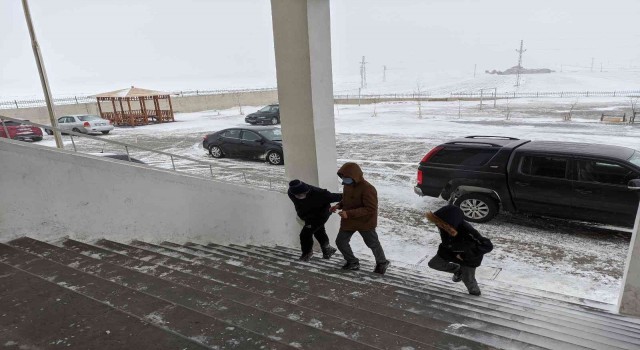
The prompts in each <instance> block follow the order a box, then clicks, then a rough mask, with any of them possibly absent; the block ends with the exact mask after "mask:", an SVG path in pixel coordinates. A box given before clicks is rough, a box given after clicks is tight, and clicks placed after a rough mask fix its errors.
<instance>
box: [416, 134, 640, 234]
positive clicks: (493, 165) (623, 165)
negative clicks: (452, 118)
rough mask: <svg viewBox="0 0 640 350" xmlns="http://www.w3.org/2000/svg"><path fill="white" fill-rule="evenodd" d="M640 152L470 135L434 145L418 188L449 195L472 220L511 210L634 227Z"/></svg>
mask: <svg viewBox="0 0 640 350" xmlns="http://www.w3.org/2000/svg"><path fill="white" fill-rule="evenodd" d="M639 178H640V152H638V151H636V150H633V149H630V148H626V147H618V146H610V145H601V144H587V143H570V142H548V141H529V140H519V139H515V138H509V137H492V136H469V137H466V138H462V139H457V140H452V141H449V142H446V143H444V144H441V145H439V146H437V147H435V148H434V149H432V150H431V151H430V152H429V153H428V154H427V155H426V156H425V157H424V158H423V159H422V161H421V162H420V166H419V168H418V184H417V186H416V187H415V192H416V193H417V194H419V195H421V196H432V197H438V196H442V198H444V199H447V200H449V201H450V202H452V203H454V204H455V205H457V206H459V207H460V208H461V209H462V210H463V212H464V214H465V216H466V219H467V220H468V221H472V222H486V221H489V220H491V219H492V218H493V217H494V216H495V215H496V214H497V213H498V210H499V208H500V207H502V209H503V210H506V211H509V212H527V213H533V214H539V215H545V216H553V217H561V218H567V219H575V220H585V221H594V222H600V223H606V224H612V225H622V226H633V224H634V221H635V215H636V211H637V208H638V198H637V197H636V194H635V193H634V192H633V191H632V190H631V189H630V188H629V187H630V186H629V182H630V181H631V180H634V179H639Z"/></svg>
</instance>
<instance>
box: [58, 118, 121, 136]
mask: <svg viewBox="0 0 640 350" xmlns="http://www.w3.org/2000/svg"><path fill="white" fill-rule="evenodd" d="M58 128H60V131H62V132H67V131H73V132H81V133H84V134H90V133H103V134H105V135H106V134H108V133H109V131H111V130H113V129H114V127H113V124H112V123H111V121H110V120H106V119H102V118H100V117H99V116H97V115H66V116H64V117H60V118H58ZM50 132H51V131H50V130H47V133H50Z"/></svg>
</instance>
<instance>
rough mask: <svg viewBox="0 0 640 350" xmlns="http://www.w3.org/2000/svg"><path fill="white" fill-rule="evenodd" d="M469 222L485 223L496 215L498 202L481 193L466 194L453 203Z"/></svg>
mask: <svg viewBox="0 0 640 350" xmlns="http://www.w3.org/2000/svg"><path fill="white" fill-rule="evenodd" d="M454 204H455V205H456V206H457V207H459V208H460V209H461V210H462V213H463V214H464V218H465V220H467V221H470V222H487V221H489V220H491V219H493V218H494V217H495V216H496V215H498V202H497V201H496V200H495V199H493V198H491V197H490V196H488V195H486V194H482V193H467V194H463V195H462V196H460V197H459V198H457V199H456V201H455V203H454Z"/></svg>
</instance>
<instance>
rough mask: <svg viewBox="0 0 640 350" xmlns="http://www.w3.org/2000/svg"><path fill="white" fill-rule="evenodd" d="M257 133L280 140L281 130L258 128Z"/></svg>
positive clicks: (270, 138) (272, 139)
mask: <svg viewBox="0 0 640 350" xmlns="http://www.w3.org/2000/svg"><path fill="white" fill-rule="evenodd" d="M258 133H260V135H262V136H264V137H266V138H267V139H269V140H271V141H282V130H280V129H266V130H260V131H258Z"/></svg>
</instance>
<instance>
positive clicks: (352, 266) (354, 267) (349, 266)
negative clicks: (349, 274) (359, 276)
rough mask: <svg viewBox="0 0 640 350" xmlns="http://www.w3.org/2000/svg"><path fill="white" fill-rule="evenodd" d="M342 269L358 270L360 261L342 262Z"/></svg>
mask: <svg viewBox="0 0 640 350" xmlns="http://www.w3.org/2000/svg"><path fill="white" fill-rule="evenodd" d="M342 269H343V270H351V271H358V270H360V263H359V262H354V263H350V262H348V263H346V264H344V266H342Z"/></svg>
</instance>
